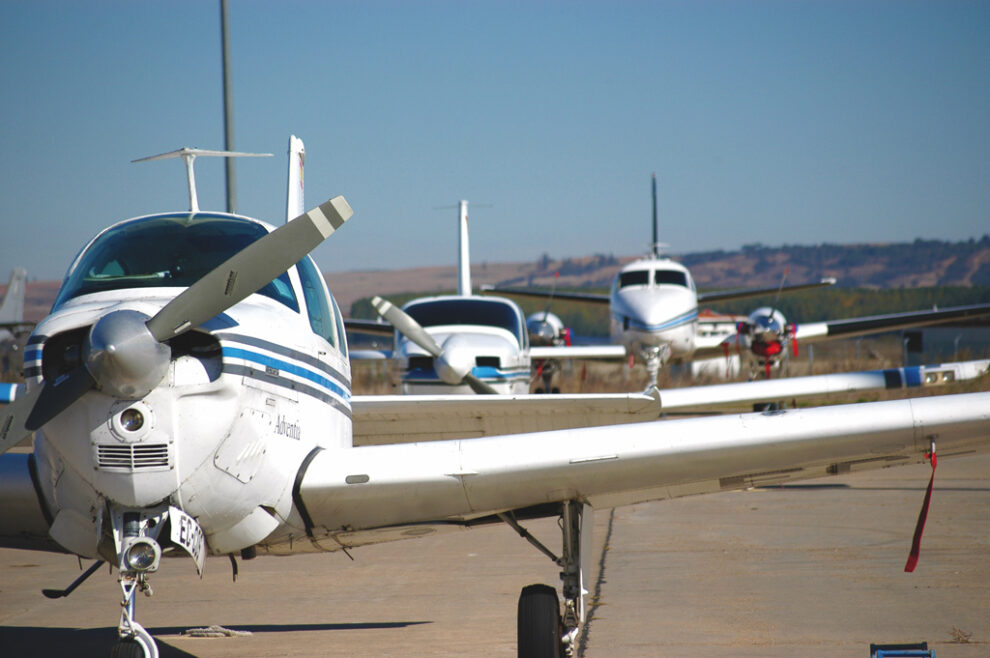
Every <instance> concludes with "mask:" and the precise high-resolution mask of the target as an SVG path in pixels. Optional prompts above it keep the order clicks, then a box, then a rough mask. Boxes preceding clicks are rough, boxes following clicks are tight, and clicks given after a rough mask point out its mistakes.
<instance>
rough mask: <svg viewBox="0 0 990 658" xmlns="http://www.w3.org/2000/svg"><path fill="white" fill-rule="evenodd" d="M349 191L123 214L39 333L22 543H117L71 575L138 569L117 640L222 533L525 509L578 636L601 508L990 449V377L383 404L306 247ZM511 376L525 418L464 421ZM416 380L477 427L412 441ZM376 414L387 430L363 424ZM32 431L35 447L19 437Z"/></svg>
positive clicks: (556, 607)
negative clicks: (786, 404) (766, 404)
mask: <svg viewBox="0 0 990 658" xmlns="http://www.w3.org/2000/svg"><path fill="white" fill-rule="evenodd" d="M216 154H218V153H217V152H209V151H201V150H196V149H182V150H180V151H177V152H174V153H172V154H169V156H170V157H175V156H181V157H183V158H184V159H185V160H186V163H187V171H188V178H189V181H190V199H191V200H194V199H195V183H194V178H193V174H192V160H193V158H195V157H197V156H202V155H216ZM350 215H351V210H350V208H349V206H348V205H347V203H346V201H344V199H343V198H342V197H337V198H335V199H333V200H331V201H328V202H326V203H324V204H322V205H321V206H319V207H318V208H314V209H313V210H310V211H309V212H307V213H304V214H302V215H300V216H299V217H296V218H295V219H293V220H292V221H290V222H288V223H287V224H285V225H284V226H281V227H279V228H277V229H276V228H274V227H272V226H270V225H267V224H265V223H263V222H260V221H258V220H254V219H251V218H249V217H245V216H241V215H231V214H227V213H220V212H203V211H199V210H198V209H197V208H196V206H195V204H191V209H190V210H186V211H181V212H174V213H165V214H157V215H146V216H143V217H138V218H135V219H131V220H126V221H123V222H120V223H117V224H114V225H113V226H111V227H109V228H108V229H106V230H104V231H102V232H101V233H100V234H99V235H97V236H96V237H95V238H94V239H93V240H92V241H90V242H89V244H87V245H86V246H85V248H84V249H83V250H82V251H81V252H80V253H79V255H78V256H77V257H76V259H75V260H74V262H73V263H72V264H71V265H70V267H69V270H68V272H67V275H66V277H65V279H64V282H63V285H62V288H61V290H60V292H59V295H58V297H57V300H56V302H55V304H54V306H53V309H52V313H51V314H50V315H49V316H48V317H47V318H45V319H44V320H43V321H42V322H41V323H39V324H38V325H37V327H36V329H35V331H34V333H33V334H32V336H31V338H30V340H29V349H28V350H26V353H25V371H26V378H27V381H26V387H25V390H24V391H23V394H22V395H18V396H17V397H16V399H14V401H13V402H11V403H10V404H9V405H8V406H7V407H6V408H5V409H4V411H3V414H2V416H0V451H3V452H5V453H6V454H3V455H2V456H0V500H2V501H3V505H2V508H0V510H2V511H0V546H2V547H12V548H20V549H34V550H48V551H59V552H65V553H69V554H74V555H77V556H80V557H85V558H89V559H94V560H96V562H95V564H94V565H93V566H91V567H90V568H89V569H88V570H87V571H86V573H84V574H83V576H81V577H80V579H77V581H76V582H75V583H72V584H71V585H69V586H68V587H67V588H65V589H63V590H49V591H47V592H46V595H48V596H49V597H55V598H57V597H61V596H64V595H67V594H68V593H70V592H71V591H72V590H73V589H75V587H77V586H78V585H79V583H80V582H81V581H82V580H84V579H85V578H86V577H88V576H89V575H91V574H92V573H94V572H95V571H96V570H97V569H98V568H99V565H100V564H101V562H102V561H107V562H108V563H109V564H110V565H111V566H112V567H113V568H116V569H117V572H118V575H117V579H118V581H119V584H120V587H121V592H122V600H121V608H120V622H119V625H118V632H119V636H120V643H119V644H118V646H116V647H115V648H114V655H118V656H121V655H127V656H145V657H155V656H157V655H158V649H157V645H156V644H155V641H154V639H153V638H152V637H151V635H150V634H149V633H148V632H147V631H146V630H145V629H144V628H143V627H142V626H141V624H139V623H138V621H137V619H136V611H135V596H136V593H137V592H139V591H140V592H144V593H145V594H149V595H150V594H151V588H150V584H149V581H150V578H151V576H152V574H153V573H154V572H155V571H156V570H157V568H158V566H159V564H160V561H161V559H162V557H164V556H174V557H181V556H183V555H189V556H190V557H192V559H193V563H194V565H195V568H196V569H197V570H198V571H199V572H200V573H202V569H203V567H204V563H205V558H206V556H207V555H213V556H228V557H229V558H230V559H231V560H233V559H234V558H233V556H235V555H236V554H237V553H240V554H241V555H242V556H244V557H252V556H254V555H256V554H277V555H287V554H292V553H305V552H333V551H349V550H352V549H356V548H357V547H360V546H362V545H366V544H372V543H377V542H384V541H391V540H398V539H408V538H412V537H419V536H423V535H427V534H431V533H433V532H439V531H443V530H450V529H463V528H471V527H475V526H479V525H484V524H487V523H498V522H504V523H506V524H508V525H510V526H512V527H513V528H515V529H516V530H517V531H518V532H519V533H520V534H521V535H523V536H524V537H526V538H527V539H528V540H529V541H530V542H533V543H534V544H535V545H537V547H539V548H540V550H541V551H543V552H544V553H547V554H549V555H551V556H552V559H553V560H554V561H555V562H556V563H557V564H558V565H559V566H560V568H561V581H562V589H563V596H564V604H563V611H562V612H561V608H560V603H559V599H558V595H557V592H556V590H555V589H554V588H551V587H549V586H546V585H534V586H528V587H525V588H524V589H523V590H522V594H521V595H520V600H519V609H518V618H519V626H518V642H519V651H520V654H521V655H548V656H556V655H559V654H560V652H561V651H563V650H567V651H568V652H571V651H573V649H574V648H575V638H576V637H577V634H578V630H579V628H580V624H581V623H582V621H583V620H584V609H585V606H584V600H585V595H586V593H587V592H586V589H585V586H584V574H585V573H586V571H587V564H588V560H589V559H590V558H591V551H590V550H589V546H590V545H591V529H592V527H593V522H592V516H593V513H594V510H595V509H607V508H609V507H613V506H617V505H624V504H632V503H636V502H639V501H648V500H658V499H664V498H672V497H677V496H683V495H690V494H700V493H706V492H717V491H724V490H728V489H739V488H745V487H751V486H756V485H761V484H769V483H779V482H785V481H790V480H796V479H802V478H810V477H820V476H823V475H826V474H829V473H844V472H848V471H849V470H859V469H865V468H871V467H880V466H890V465H894V464H907V463H917V462H922V461H923V460H925V459H926V455H927V456H929V457H930V458H931V461H932V463H933V465H934V461H935V460H934V454H935V450H936V441H937V445H938V451H939V454H940V455H941V456H943V457H944V456H949V455H953V454H970V453H973V452H977V451H983V450H987V449H988V448H990V393H974V394H966V395H951V396H940V397H938V396H937V397H929V398H924V399H913V400H900V401H893V402H878V403H871V404H860V405H848V406H835V407H825V408H820V409H806V410H788V411H783V412H777V413H767V414H743V415H732V416H719V417H708V418H692V419H683V420H669V421H656V422H647V423H636V424H632V425H622V426H607V427H589V428H583V429H565V430H561V429H558V428H559V427H573V425H574V424H575V423H577V422H580V420H579V419H578V418H577V417H578V416H579V415H580V414H581V413H587V411H586V410H587V409H588V408H589V407H593V406H595V405H597V406H598V407H599V408H603V409H606V411H607V409H608V408H609V403H608V399H602V400H598V401H596V399H595V398H593V397H592V398H580V397H578V396H574V397H575V398H576V402H575V401H570V400H568V399H564V398H569V397H572V396H532V397H531V398H530V400H528V401H522V402H521V403H518V404H513V402H512V401H511V400H506V399H505V398H504V397H503V396H498V397H497V398H495V397H490V396H446V397H444V398H441V399H438V400H437V401H436V402H435V403H434V402H432V401H431V400H429V399H426V398H419V399H412V398H409V397H402V396H389V399H384V400H382V399H379V400H371V401H370V402H369V403H367V404H365V403H364V402H363V401H362V400H361V399H360V398H357V397H353V396H352V395H351V388H350V366H349V363H348V358H347V345H346V341H345V336H344V330H343V322H342V318H341V316H340V313H339V311H338V310H337V308H336V305H335V304H334V303H333V302H332V297H331V296H330V294H329V291H328V290H327V289H326V287H325V284H324V282H323V278H322V277H321V276H320V275H319V272H318V271H317V269H316V266H315V265H314V264H313V262H312V260H311V259H310V258H309V257H308V256H307V255H306V254H307V253H308V252H309V251H310V250H312V249H313V248H314V247H315V246H316V245H317V244H319V243H320V242H321V241H322V240H324V239H325V238H327V237H328V236H329V235H331V234H332V233H333V232H334V231H335V230H336V229H338V228H340V226H341V225H342V224H343V223H344V222H345V221H346V220H347V219H348V218H349V217H350ZM149 245H154V248H153V249H152V248H149ZM534 398H535V399H538V400H539V401H540V402H541V404H540V405H537V404H535V403H534V402H533V399H534ZM489 400H491V401H492V402H494V403H497V404H498V405H501V407H502V409H501V413H502V414H504V415H507V418H506V422H504V423H500V422H497V420H494V419H493V421H492V422H490V423H489V424H488V427H487V428H483V429H482V431H481V432H477V431H476V430H471V429H463V430H462V429H460V428H459V427H458V423H459V422H461V421H464V420H466V421H467V422H466V425H470V424H471V423H478V422H481V419H482V417H483V416H484V413H485V412H484V409H485V406H486V403H487V402H488V401H489ZM413 404H414V405H415V408H416V410H417V411H418V413H419V417H418V418H417V419H416V423H414V424H415V425H416V427H417V428H418V430H419V431H421V432H425V433H427V434H429V435H431V436H430V438H438V437H443V436H451V435H453V436H454V437H456V438H451V439H449V440H437V441H423V442H417V443H400V442H401V441H405V440H408V438H409V434H410V431H411V428H410V424H408V423H405V422H403V419H402V417H401V415H397V413H401V412H397V410H402V409H408V408H409V407H410V405H413ZM547 404H549V405H550V406H546V405H547ZM568 404H569V405H570V409H571V410H572V413H567V412H562V411H561V410H562V409H564V408H565V407H566V406H567V405H568ZM623 404H625V405H626V406H628V400H627V401H626V402H623ZM548 408H552V409H554V410H556V412H557V413H547V411H546V410H547V409H548ZM527 412H528V413H527ZM465 416H467V418H465ZM593 420H594V419H593ZM537 426H539V427H546V428H547V429H548V431H546V432H539V433H534V432H533V431H532V430H533V428H535V427H537ZM520 428H521V429H520ZM509 432H517V433H509ZM355 433H358V434H361V435H362V436H365V437H369V436H370V437H374V439H375V440H374V441H371V442H377V443H385V445H374V446H367V447H354V443H353V436H354V434H355ZM479 434H481V435H483V436H482V438H465V437H466V436H472V435H474V436H477V435H479ZM496 434H498V435H496ZM29 436H33V450H32V451H30V452H19V451H11V452H8V450H9V449H10V448H12V447H13V446H14V445H15V444H17V443H19V442H20V441H21V440H22V439H24V438H26V437H29ZM536 517H559V518H560V527H561V535H560V539H559V546H560V547H561V548H560V551H559V553H554V552H553V551H551V550H550V549H549V548H548V547H547V546H546V545H545V544H543V543H542V542H540V541H539V540H537V539H536V538H534V537H532V536H531V535H529V533H528V532H527V531H526V530H525V529H524V528H523V527H522V526H521V524H520V521H522V520H525V519H527V518H536ZM914 553H915V551H914V550H912V556H913V555H914ZM911 559H913V557H912V558H911ZM909 566H910V565H909Z"/></svg>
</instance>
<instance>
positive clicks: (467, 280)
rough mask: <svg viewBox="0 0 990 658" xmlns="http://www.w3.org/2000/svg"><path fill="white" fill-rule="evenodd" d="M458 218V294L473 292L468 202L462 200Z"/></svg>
mask: <svg viewBox="0 0 990 658" xmlns="http://www.w3.org/2000/svg"><path fill="white" fill-rule="evenodd" d="M459 207H460V211H459V213H460V215H459V220H458V228H459V230H458V242H459V244H458V250H457V294H458V295H470V294H471V254H470V250H469V249H468V213H467V208H468V202H467V201H461V203H460V206H459Z"/></svg>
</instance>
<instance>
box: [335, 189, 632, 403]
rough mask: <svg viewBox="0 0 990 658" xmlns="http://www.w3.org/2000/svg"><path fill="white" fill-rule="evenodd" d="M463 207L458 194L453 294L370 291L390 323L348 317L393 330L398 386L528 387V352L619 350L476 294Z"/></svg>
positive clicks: (555, 355)
mask: <svg viewBox="0 0 990 658" xmlns="http://www.w3.org/2000/svg"><path fill="white" fill-rule="evenodd" d="M467 208H468V202H467V201H461V202H460V204H459V210H458V251H457V253H458V257H457V294H456V295H441V296H436V297H424V298H419V299H414V300H412V301H410V302H408V303H407V304H405V306H403V307H402V308H401V309H399V308H398V307H396V306H394V305H392V304H391V303H390V302H388V301H387V300H384V299H382V298H381V297H375V298H374V300H372V306H374V307H375V310H376V311H377V312H378V313H379V315H381V316H382V317H383V318H385V320H387V321H388V323H389V324H381V323H370V322H366V321H365V322H357V323H355V322H353V321H351V320H348V321H347V322H346V324H347V326H348V328H350V329H354V330H360V331H377V332H379V333H381V332H382V330H383V329H384V330H385V331H387V332H389V333H392V329H393V328H394V329H395V330H396V331H395V343H394V349H393V350H392V351H391V357H392V358H393V359H394V362H395V364H396V370H397V371H398V372H399V373H400V386H401V391H402V392H403V393H407V394H415V395H429V394H438V393H452V394H459V393H486V394H498V393H503V394H514V395H519V394H524V393H528V392H529V387H530V376H531V375H530V373H531V371H532V370H533V361H534V360H537V362H545V361H546V360H548V359H554V360H555V359H566V358H584V359H590V358H609V359H616V358H618V359H621V358H624V357H625V349H623V348H622V347H621V346H614V345H603V346H576V345H567V344H565V342H564V341H561V340H558V339H559V337H560V334H559V332H558V331H554V332H552V333H549V334H548V333H547V332H546V330H545V327H544V323H542V322H535V321H533V318H532V317H530V318H524V316H523V313H522V310H521V309H520V308H519V305H518V304H516V303H515V302H513V301H511V300H509V299H505V298H501V297H490V296H489V297H481V296H478V295H474V294H473V293H472V289H471V263H470V250H469V245H468V214H467ZM558 324H559V320H558ZM560 327H561V328H562V327H563V325H560ZM533 331H536V332H537V333H536V334H535V336H534V334H533V333H532V332H533ZM534 338H535V339H536V341H535V342H534V340H533V339H534ZM362 356H366V355H365V354H362ZM542 374H543V373H542V371H541V372H540V375H541V376H542ZM547 374H552V370H551V369H550V368H547Z"/></svg>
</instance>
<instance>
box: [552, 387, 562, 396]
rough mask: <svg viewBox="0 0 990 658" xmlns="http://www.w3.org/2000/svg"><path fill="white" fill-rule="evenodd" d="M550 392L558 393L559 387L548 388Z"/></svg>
mask: <svg viewBox="0 0 990 658" xmlns="http://www.w3.org/2000/svg"><path fill="white" fill-rule="evenodd" d="M550 392H551V393H553V394H554V395H560V389H559V388H557V387H556V386H554V387H553V388H552V389H550Z"/></svg>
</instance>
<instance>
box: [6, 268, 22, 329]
mask: <svg viewBox="0 0 990 658" xmlns="http://www.w3.org/2000/svg"><path fill="white" fill-rule="evenodd" d="M26 286H27V270H26V269H24V268H23V267H15V268H14V271H13V272H11V273H10V283H8V284H7V293H6V294H5V295H4V296H3V303H2V304H0V323H4V324H16V323H18V322H23V321H24V290H25V287H26Z"/></svg>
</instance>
